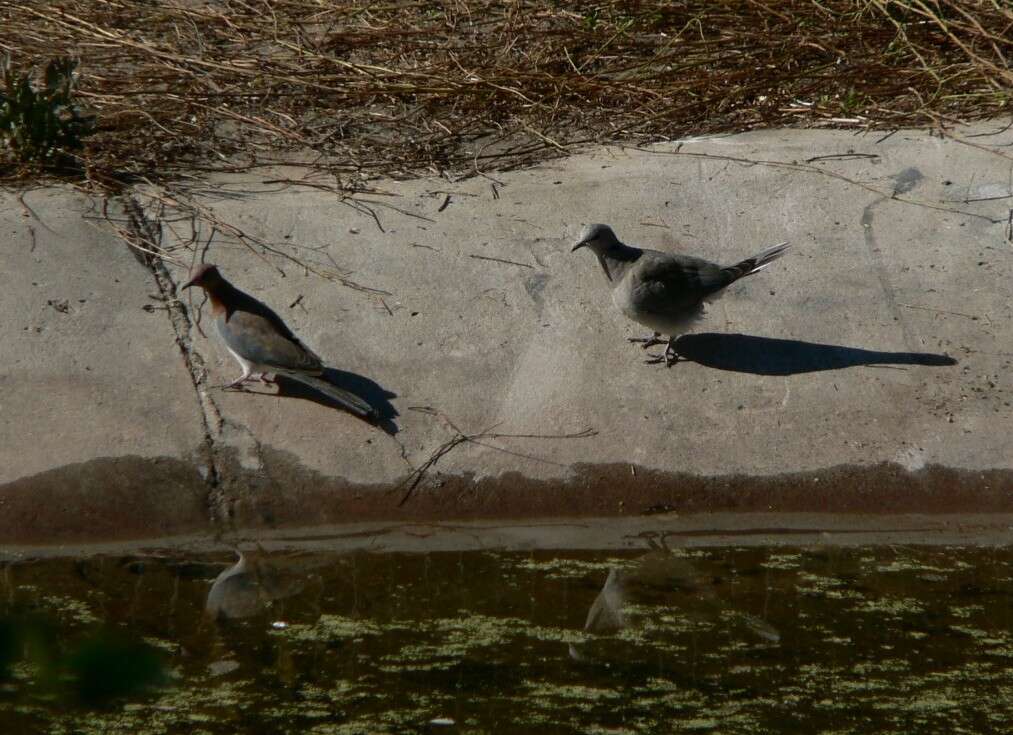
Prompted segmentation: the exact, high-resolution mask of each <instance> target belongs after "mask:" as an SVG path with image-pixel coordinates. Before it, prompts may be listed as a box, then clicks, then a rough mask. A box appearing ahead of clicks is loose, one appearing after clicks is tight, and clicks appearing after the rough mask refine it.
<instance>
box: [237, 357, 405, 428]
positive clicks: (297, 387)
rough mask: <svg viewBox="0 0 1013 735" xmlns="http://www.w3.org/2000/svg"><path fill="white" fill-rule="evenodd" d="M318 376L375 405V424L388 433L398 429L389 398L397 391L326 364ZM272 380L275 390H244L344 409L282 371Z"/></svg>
mask: <svg viewBox="0 0 1013 735" xmlns="http://www.w3.org/2000/svg"><path fill="white" fill-rule="evenodd" d="M320 377H321V378H323V379H324V380H326V381H327V382H328V383H330V384H331V385H334V386H336V387H338V388H341V389H343V390H347V391H348V392H349V393H354V394H355V395H357V396H359V397H360V398H362V399H363V400H365V401H366V403H368V404H369V405H370V406H372V407H373V408H374V409H376V413H377V416H378V417H379V418H378V419H377V421H376V426H378V427H379V428H380V429H381V430H382V431H384V432H385V433H387V434H390V435H391V436H394V435H395V434H397V433H398V431H399V429H398V426H397V424H395V423H394V418H395V417H396V416H398V415H399V414H398V412H397V409H396V408H394V406H393V404H391V402H390V399H391V398H397V393H394V392H392V391H389V390H387V389H386V388H384V387H383V386H382V385H380V384H379V383H377V382H376V381H375V380H372V379H370V378H367V377H365V376H364V375H359V374H358V373H351V372H348V371H347V370H338V369H337V368H325V369H324V374H323V375H321V376H320ZM275 382H276V383H277V386H278V391H277V393H275V392H267V391H261V390H249V389H248V388H247V389H246V392H247V393H256V394H257V395H265V396H277V397H279V398H301V399H303V400H305V401H313V402H314V403H319V404H320V405H321V406H327V407H328V408H334V409H337V410H339V411H343V410H345V409H344V407H343V406H342V405H341V404H340V403H337V402H335V401H333V400H331V399H330V398H329V397H328V396H326V395H324V394H323V393H319V392H317V391H315V390H313V389H312V388H311V387H309V386H308V385H303V384H302V383H300V382H299V381H297V380H292V379H291V378H287V377H285V376H284V375H277V376H275Z"/></svg>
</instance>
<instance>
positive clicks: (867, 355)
mask: <svg viewBox="0 0 1013 735" xmlns="http://www.w3.org/2000/svg"><path fill="white" fill-rule="evenodd" d="M675 349H676V351H677V352H678V354H679V358H680V359H681V360H689V361H691V362H695V363H698V364H700V365H705V366H707V367H711V368H715V369H717V370H729V371H732V372H736V373H752V374H754V375H797V374H799V373H815V372H820V371H823V370H841V369H843V368H850V367H858V366H861V365H867V366H876V365H879V366H884V367H887V366H897V365H928V366H935V367H941V366H945V365H956V364H957V361H956V360H955V359H953V358H952V357H950V356H949V355H938V354H934V353H931V352H879V351H876V350H863V349H861V348H859V347H845V346H843V345H829V344H820V343H818V342H803V341H801V340H797V339H774V338H771V337H755V336H753V335H749V334H716V333H713V332H705V333H701V334H686V335H683V336H681V337H679V338H678V339H677V340H676V341H675Z"/></svg>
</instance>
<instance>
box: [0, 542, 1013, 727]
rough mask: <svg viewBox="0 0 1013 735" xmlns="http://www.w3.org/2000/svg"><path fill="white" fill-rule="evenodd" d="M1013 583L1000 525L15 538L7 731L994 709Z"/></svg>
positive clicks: (8, 571) (0, 706) (2, 704)
mask: <svg viewBox="0 0 1013 735" xmlns="http://www.w3.org/2000/svg"><path fill="white" fill-rule="evenodd" d="M1011 595H1013V553H1011V552H1010V551H1009V550H1007V549H997V550H984V549H980V548H973V549H972V548H887V547H883V548H871V549H861V548H859V549H835V548H819V549H801V548H785V547H778V548H770V549H763V548H749V549H745V548H744V549H735V548H731V549H727V548H723V549H703V550H700V549H697V550H693V551H686V552H682V551H679V550H673V551H669V550H658V549H655V550H653V551H648V550H644V551H642V552H639V553H623V554H616V553H612V552H565V553H560V552H533V553H492V552H461V553H449V552H444V553H432V554H424V555H411V554H364V553H360V554H351V555H347V554H346V555H327V554H295V553H293V554H265V553H263V552H258V553H256V554H250V555H248V556H247V557H246V558H245V559H244V560H243V562H241V563H240V564H238V565H237V564H235V559H234V557H233V556H231V555H221V556H212V557H198V558H193V557H185V556H182V555H180V554H179V553H178V552H166V553H164V554H160V555H152V556H148V557H116V558H113V557H100V558H87V559H63V560H46V561H37V562H30V561H25V562H11V563H7V564H6V565H5V566H3V567H2V568H0V623H2V625H0V628H2V629H0V639H2V640H0V644H3V645H0V732H3V733H10V734H11V735H16V734H19V733H67V734H70V733H80V734H82V735H84V734H86V733H87V734H90V733H131V734H132V735H133V734H147V733H151V734H155V733H184V732H185V733H188V735H200V734H203V733H207V734H215V735H217V734H219V733H236V732H250V733H314V734H319V735H324V734H331V733H335V734H337V733H340V734H342V735H344V734H348V735H351V734H357V733H363V734H369V735H374V734H376V733H412V732H462V733H464V732H466V733H569V732H573V733H578V732H580V733H615V734H618V733H670V732H687V733H765V732H770V733H781V732H785V733H907V732H982V733H986V732H996V731H998V730H997V728H1001V727H1002V726H1004V723H1006V722H1009V721H1010V720H1011V718H1013V615H1011V612H1010V602H1011ZM5 641H6V643H5ZM4 656H5V657H6V658H3V657H4ZM155 666H157V670H156V669H155V668H153V667H155ZM121 679H122V681H121ZM106 683H109V685H108V686H106V685H105V684H106Z"/></svg>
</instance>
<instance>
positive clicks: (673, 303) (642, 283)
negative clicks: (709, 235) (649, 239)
mask: <svg viewBox="0 0 1013 735" xmlns="http://www.w3.org/2000/svg"><path fill="white" fill-rule="evenodd" d="M582 247H588V248H590V249H591V251H592V252H594V254H595V255H596V256H598V262H599V263H601V267H602V270H604V271H605V277H606V278H607V279H608V281H609V285H610V286H611V287H612V302H613V303H614V304H615V305H616V306H617V307H619V310H620V311H621V312H622V313H623V314H625V315H626V316H628V317H629V318H630V319H632V320H633V321H635V322H639V323H640V324H643V325H644V326H646V327H650V328H651V329H653V330H654V335H653V336H651V337H636V338H631V339H630V341H631V342H642V343H643V346H644V348H645V349H646V348H647V347H651V346H653V345H660V344H664V340H661V339H659V337H660V336H661V335H668V346H667V347H666V348H665V354H664V356H660V357H655V358H654V359H652V360H648V362H650V363H658V362H662V361H664V362H665V363H666V364H667V365H668V366H669V367H671V366H672V365H674V364H675V363H676V362H677V361H678V359H679V355H678V353H677V352H676V349H675V340H676V338H677V337H678V336H679V335H680V334H683V333H684V332H685V331H686V330H687V329H689V327H691V326H692V324H693V323H694V322H695V321H697V320H698V319H700V318H701V317H702V316H703V313H704V312H703V304H704V302H705V301H711V300H714V299H716V298H717V297H718V296H719V295H720V293H721V291H722V290H723V289H724V288H725V287H726V286H728V285H730V284H732V283H734V282H735V281H737V280H739V279H740V278H744V277H745V276H750V275H752V274H754V273H759V272H760V271H761V270H763V269H764V268H766V267H767V266H768V265H770V263H771V262H772V261H774V260H776V259H777V258H780V257H781V256H782V255H783V254H784V251H785V250H786V249H787V248H788V243H786V242H782V243H780V244H778V245H774V246H773V247H769V248H767V249H766V250H764V251H762V252H760V253H757V254H756V255H754V256H753V257H752V258H747V259H746V260H743V261H742V262H740V263H736V264H735V265H729V266H720V265H718V264H716V263H711V262H710V261H708V260H704V259H703V258H696V257H693V256H692V255H680V254H678V253H662V252H659V251H657V250H643V249H641V248H635V247H632V246H630V245H624V244H623V243H621V242H619V239H618V238H617V237H616V235H615V233H614V232H613V231H612V228H611V227H609V226H608V225H588V226H586V227H585V228H584V231H583V232H582V233H581V235H580V241H579V242H578V243H577V244H576V245H574V246H573V250H571V252H573V251H574V250H577V249H579V248H582Z"/></svg>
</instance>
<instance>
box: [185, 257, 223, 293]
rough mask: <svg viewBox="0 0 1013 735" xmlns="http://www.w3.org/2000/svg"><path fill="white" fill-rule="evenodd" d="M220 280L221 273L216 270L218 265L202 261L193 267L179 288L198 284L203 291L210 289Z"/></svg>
mask: <svg viewBox="0 0 1013 735" xmlns="http://www.w3.org/2000/svg"><path fill="white" fill-rule="evenodd" d="M221 282H222V274H221V273H219V272H218V266H216V265H212V264H211V263H203V264H202V265H199V266H197V268H195V269H194V271H193V274H192V275H191V276H190V280H189V281H187V282H186V283H184V284H183V286H182V288H181V289H180V290H182V289H183V288H190V286H200V287H201V288H203V289H204V290H205V291H210V290H211V289H213V288H214V287H215V286H217V285H218V284H220V283H221Z"/></svg>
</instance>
